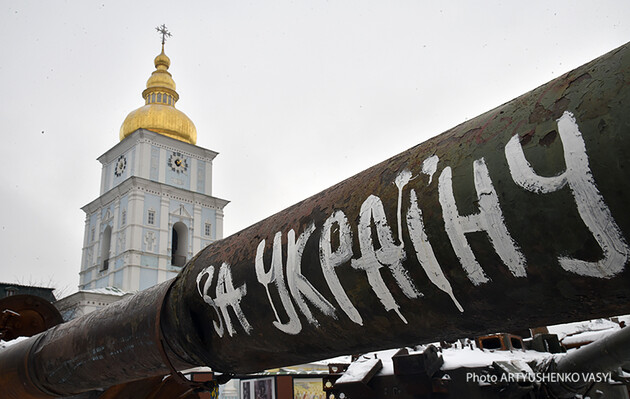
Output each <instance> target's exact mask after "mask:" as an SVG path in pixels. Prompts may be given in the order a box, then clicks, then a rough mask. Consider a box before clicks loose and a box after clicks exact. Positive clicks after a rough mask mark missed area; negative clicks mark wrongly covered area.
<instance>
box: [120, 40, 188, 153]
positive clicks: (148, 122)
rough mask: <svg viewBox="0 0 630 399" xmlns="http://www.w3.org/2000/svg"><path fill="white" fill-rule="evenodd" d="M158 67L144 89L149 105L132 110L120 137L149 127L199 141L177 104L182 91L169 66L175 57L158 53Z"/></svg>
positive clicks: (173, 136) (155, 62) (144, 96)
mask: <svg viewBox="0 0 630 399" xmlns="http://www.w3.org/2000/svg"><path fill="white" fill-rule="evenodd" d="M154 64H155V71H153V73H151V77H149V80H147V88H146V89H145V90H144V91H143V92H142V97H143V98H144V100H145V105H144V106H143V107H140V108H138V109H136V110H134V111H131V112H130V113H129V115H127V117H126V118H125V121H124V122H123V124H122V126H121V127H120V140H123V139H124V138H125V137H127V136H129V135H130V134H131V133H133V132H135V131H136V130H138V129H147V130H151V131H153V132H156V133H160V134H163V135H165V136H168V137H171V138H174V139H176V140H181V141H184V142H186V143H190V144H195V143H196V142H197V128H195V124H194V123H193V122H192V121H191V120H190V118H188V117H187V116H186V114H184V113H183V112H182V111H180V110H178V109H176V108H175V103H176V102H177V100H179V94H177V92H176V91H175V82H174V81H173V78H172V77H171V73H170V72H169V71H168V68H169V67H170V65H171V60H170V59H169V58H168V57H167V56H166V54H164V44H162V52H161V53H160V54H159V55H158V56H157V57H155V60H154Z"/></svg>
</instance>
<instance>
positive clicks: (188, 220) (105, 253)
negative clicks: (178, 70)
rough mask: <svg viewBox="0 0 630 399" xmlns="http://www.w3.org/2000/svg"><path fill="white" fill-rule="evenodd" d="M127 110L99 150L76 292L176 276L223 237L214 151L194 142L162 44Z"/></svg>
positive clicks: (126, 287)
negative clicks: (109, 142)
mask: <svg viewBox="0 0 630 399" xmlns="http://www.w3.org/2000/svg"><path fill="white" fill-rule="evenodd" d="M157 30H158V32H159V33H160V34H161V36H162V51H161V52H160V54H158V56H157V57H155V60H154V65H155V70H154V71H153V72H152V73H151V76H150V77H149V79H148V81H147V85H146V89H145V90H144V91H143V92H142V97H143V99H144V105H143V106H142V107H140V108H138V109H136V110H134V111H132V112H130V113H129V115H127V117H126V118H125V120H124V122H123V123H122V126H121V127H120V135H119V136H120V142H119V143H118V144H116V145H115V146H114V147H112V148H111V149H110V150H108V151H107V152H105V153H104V154H103V155H101V156H100V157H99V158H98V160H99V161H100V162H101V164H102V172H101V189H100V195H99V197H98V198H96V199H95V200H94V201H92V202H90V203H89V204H87V205H85V206H84V207H83V208H82V209H83V211H84V212H85V214H86V219H85V234H84V241H83V253H82V258H81V271H80V283H79V289H81V290H85V289H96V288H105V287H116V288H119V289H121V290H123V291H127V292H133V291H138V290H143V289H145V288H148V287H150V286H152V285H155V284H157V283H160V282H162V281H165V280H168V279H170V278H172V277H174V276H175V275H176V274H177V273H178V272H179V271H180V270H181V268H182V267H183V266H184V265H185V264H186V262H187V261H188V260H189V259H190V258H191V257H192V256H193V255H194V254H196V253H197V252H199V251H200V250H201V249H202V248H204V247H205V246H206V245H208V244H210V243H212V242H213V241H215V240H218V239H221V238H223V208H224V207H225V206H226V205H227V204H228V201H226V200H223V199H220V198H217V197H214V196H213V195H212V162H213V160H214V158H215V157H216V156H217V155H218V154H217V153H216V152H214V151H212V150H209V149H205V148H202V147H199V146H197V145H195V144H196V142H197V129H196V127H195V125H194V123H193V122H192V121H191V120H190V118H188V116H186V115H185V114H184V113H183V112H181V111H180V110H178V109H177V108H175V103H176V102H177V101H178V100H179V94H178V93H177V91H176V86H175V82H174V81H173V78H172V76H171V73H170V72H169V71H168V69H169V67H170V65H171V60H170V59H169V57H168V56H166V54H165V52H164V44H165V41H166V38H167V37H170V36H171V34H170V33H169V32H168V30H167V29H166V27H165V26H164V25H162V26H160V27H158V28H157Z"/></svg>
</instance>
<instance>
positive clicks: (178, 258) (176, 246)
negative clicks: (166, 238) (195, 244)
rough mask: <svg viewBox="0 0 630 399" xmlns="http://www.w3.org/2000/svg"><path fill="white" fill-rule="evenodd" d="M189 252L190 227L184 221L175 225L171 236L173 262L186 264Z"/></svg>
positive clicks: (180, 265) (176, 264) (174, 264)
mask: <svg viewBox="0 0 630 399" xmlns="http://www.w3.org/2000/svg"><path fill="white" fill-rule="evenodd" d="M187 252H188V227H186V225H185V224H184V223H182V222H177V223H175V224H174V225H173V232H172V237H171V264H172V265H173V266H179V267H182V266H184V265H185V264H186V254H187Z"/></svg>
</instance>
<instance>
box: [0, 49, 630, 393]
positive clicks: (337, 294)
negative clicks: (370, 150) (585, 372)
mask: <svg viewBox="0 0 630 399" xmlns="http://www.w3.org/2000/svg"><path fill="white" fill-rule="evenodd" d="M629 109H630V44H626V45H624V46H622V47H620V48H618V49H616V50H614V51H612V52H610V53H608V54H605V55H603V56H602V57H600V58H598V59H596V60H594V61H592V62H590V63H588V64H586V65H584V66H582V67H579V68H577V69H575V70H573V71H571V72H569V73H567V74H565V75H563V76H561V77H559V78H557V79H555V80H553V81H551V82H549V83H547V84H545V85H543V86H541V87H539V88H537V89H534V90H532V91H530V92H528V93H526V94H524V95H522V96H520V97H518V98H516V99H514V100H512V101H510V102H508V103H505V104H503V105H501V106H499V107H497V108H495V109H493V110H491V111H488V112H486V113H484V114H482V115H480V116H478V117H476V118H474V119H471V120H469V121H467V122H464V123H462V124H460V125H458V126H456V127H454V128H452V129H450V130H448V131H447V132H445V133H443V134H441V135H439V136H436V137H434V138H433V139H430V140H428V141H426V142H424V143H423V144H419V145H417V146H415V147H413V148H411V149H409V150H408V151H405V152H403V153H401V154H399V155H397V156H394V157H393V158H391V159H389V160H386V161H384V162H382V163H380V164H378V165H375V166H373V167H371V168H369V169H367V170H365V171H364V172H361V173H359V174H358V175H356V176H354V177H351V178H349V179H347V180H346V181H344V182H341V183H339V184H337V185H335V186H333V187H331V188H329V189H327V190H324V191H323V192H321V193H319V194H316V195H315V196H313V197H311V198H308V199H306V200H304V201H302V202H300V203H298V204H296V205H294V206H292V207H290V208H287V209H286V210H284V211H282V212H280V213H278V214H276V215H273V216H271V217H269V218H267V219H265V220H263V221H261V222H259V223H257V224H255V225H253V226H251V227H249V228H247V229H245V230H243V231H240V232H239V233H236V234H234V235H232V236H230V237H228V238H225V239H223V240H221V241H218V242H215V243H214V244H212V245H210V246H208V247H206V248H205V249H204V250H203V251H201V252H200V253H198V254H197V255H196V256H195V257H194V258H193V259H192V260H191V261H190V262H188V264H187V265H186V267H185V268H184V269H183V270H182V272H181V273H180V274H179V275H178V276H177V277H176V278H175V280H174V281H172V282H169V283H165V284H162V285H159V286H157V287H154V288H151V289H149V290H146V291H143V292H140V293H138V294H136V295H135V296H133V297H131V298H129V299H127V300H124V301H121V302H119V303H116V304H113V305H111V306H109V307H107V308H105V309H103V310H101V311H99V312H94V313H91V314H88V315H86V316H84V317H82V318H80V319H77V320H73V321H71V322H68V323H65V324H62V325H59V326H56V327H54V328H52V329H50V330H48V331H46V332H44V333H42V334H40V335H38V336H36V337H33V338H31V339H29V340H26V341H23V342H20V343H18V344H16V345H14V346H13V347H11V348H9V349H6V350H4V351H2V352H0V391H1V392H9V393H8V397H9V398H31V397H32V398H46V397H55V396H63V395H71V394H75V393H79V392H82V391H87V390H90V389H95V388H100V387H104V386H111V385H115V384H120V383H123V382H126V381H131V380H134V379H139V378H143V377H148V376H154V375H160V374H166V373H169V372H170V371H171V368H170V367H169V365H168V364H169V363H172V365H173V367H175V368H177V369H184V368H187V367H191V366H195V365H207V366H210V367H212V368H213V369H214V370H217V371H219V372H226V373H249V372H254V371H260V370H263V369H266V368H272V367H280V366H285V365H289V364H299V363H302V362H308V361H314V360H319V359H322V358H328V357H333V356H336V355H340V354H346V353H357V352H365V351H372V350H378V349H384V348H392V347H401V346H406V345H415V344H420V343H426V342H434V341H436V340H448V339H454V338H459V337H465V336H475V335H480V334H484V333H488V332H495V331H512V330H518V329H521V328H524V327H528V326H538V325H546V324H556V323H559V322H565V321H575V320H581V319H584V318H594V317H602V316H608V315H613V314H623V313H628V311H629V310H630V300H629V299H630V298H629V296H630V291H629V290H628V289H627V287H628V284H629V283H630V271H629V270H628V268H627V267H626V266H627V263H628V260H629V257H630V247H629V244H628V240H627V238H626V237H627V233H628V231H630V213H629V212H628V207H627V204H628V203H630V190H628V186H627V182H628V181H630V157H629V156H628V154H629V153H630V112H628V110H629ZM382 139H383V140H391V139H392V138H391V137H386V136H384V137H383V138H382ZM314 167H316V165H314ZM15 381H19V384H16V382H15ZM18 385H19V386H18ZM29 395H30V396H29Z"/></svg>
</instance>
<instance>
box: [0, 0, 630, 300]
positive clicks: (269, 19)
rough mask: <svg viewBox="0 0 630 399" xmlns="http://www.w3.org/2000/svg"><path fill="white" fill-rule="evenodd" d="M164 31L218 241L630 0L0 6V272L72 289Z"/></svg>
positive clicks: (497, 91) (459, 110) (336, 177)
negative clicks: (88, 221)
mask: <svg viewBox="0 0 630 399" xmlns="http://www.w3.org/2000/svg"><path fill="white" fill-rule="evenodd" d="M161 24H166V25H167V26H168V28H169V30H170V31H171V32H172V33H173V37H172V38H171V39H170V40H169V41H168V42H167V44H166V53H167V55H168V56H169V57H170V58H171V68H170V72H171V73H172V74H173V78H174V80H175V82H176V84H177V90H178V92H179V94H180V101H179V102H178V103H177V108H178V109H180V110H182V111H183V112H184V113H186V114H187V115H188V116H189V117H190V118H191V119H192V120H193V122H194V123H195V125H196V126H197V131H198V142H197V144H198V145H199V146H201V147H205V148H209V149H211V150H214V151H218V152H219V153H220V154H219V156H218V157H217V158H216V160H215V163H214V192H213V194H214V195H215V196H217V197H220V198H224V199H227V200H230V201H231V203H230V204H229V205H228V206H227V208H226V211H225V235H226V236H227V235H230V234H232V233H235V232H237V231H239V230H241V229H243V228H245V227H247V226H249V225H251V224H253V223H255V222H257V221H258V220H261V219H263V218H265V217H267V216H269V215H271V214H273V213H276V212H278V211H280V210H282V209H284V208H286V207H287V206H289V205H292V204H294V203H296V202H298V201H300V200H302V199H304V198H307V197H309V196H310V195H312V194H315V193H317V192H319V191H321V190H323V189H325V188H327V187H329V186H331V185H333V184H335V183H337V182H339V181H341V180H343V179H345V178H347V177H350V176H352V175H354V174H356V173H358V172H360V171H361V170H363V169H366V168H367V167H369V166H371V165H373V164H376V163H378V162H380V161H382V160H385V159H387V158H389V157H391V156H393V155H395V154H397V153H399V152H402V151H404V150H406V149H407V148H409V147H411V146H413V145H415V144H418V143H420V142H423V141H425V140H427V139H428V138H430V137H433V136H435V135H437V134H439V133H441V132H443V131H445V130H447V129H449V128H451V127H453V126H455V125H457V124H459V123H461V122H463V121H465V120H466V119H470V118H473V117H475V116H477V115H478V114H480V113H482V112H484V111H487V110H490V109H492V108H494V107H496V106H498V105H500V104H502V103H504V102H506V101H509V100H511V99H512V98H514V97H516V96H518V95H520V94H523V93H525V92H527V91H529V90H531V89H533V88H535V87H537V86H539V85H541V84H543V83H546V82H547V81H549V80H551V79H553V78H555V77H558V76H560V75H561V74H563V73H565V72H567V71H569V70H571V69H573V68H575V67H577V66H579V65H582V64H584V63H585V62H588V61H590V60H592V59H594V58H596V57H598V56H600V55H602V54H604V53H606V52H608V51H610V50H612V49H614V48H616V47H618V46H620V45H622V44H624V43H625V42H627V41H629V40H630V1H628V0H616V1H613V0H600V1H598V2H592V1H576V0H571V1H520V2H516V1H450V2H438V1H410V0H409V1H383V0H382V1H370V0H355V1H351V0H345V1H343V0H339V1H332V0H331V1H321V0H296V1H289V0H277V1H276V0H265V1H240V0H229V1H227V0H226V1H197V2H195V1H185V2H175V1H169V2H165V1H158V0H154V1H133V2H132V1H108V0H101V1H51V0H46V1H43V0H42V1H23V0H19V1H18V0H4V1H3V2H2V5H1V6H0V43H1V44H0V50H1V51H2V58H1V59H2V62H0V87H1V88H2V91H3V93H2V94H3V96H2V97H3V100H2V102H1V104H2V106H1V107H0V115H1V117H0V120H1V122H2V126H1V129H0V138H1V143H2V144H1V146H2V147H1V148H2V151H1V153H2V163H1V164H2V168H1V172H0V199H1V201H2V207H0V215H1V218H0V243H1V244H0V245H1V246H0V250H1V251H2V254H3V257H2V263H0V281H3V282H20V283H25V284H40V285H52V286H55V287H57V288H59V290H60V291H62V292H63V293H64V294H65V295H67V294H69V293H72V292H74V291H76V286H77V284H78V272H79V264H80V259H81V248H82V244H83V230H84V222H85V214H84V213H83V211H81V209H80V208H81V207H82V206H83V205H85V204H87V203H89V202H90V201H92V200H94V199H95V198H97V196H98V195H99V187H100V173H101V169H100V163H99V162H98V161H96V158H97V157H98V156H100V155H101V154H103V153H104V152H105V151H107V150H108V149H109V148H111V147H112V146H113V145H115V144H116V143H117V142H118V131H119V128H120V125H121V123H122V121H123V120H124V118H125V116H126V115H127V114H128V113H129V112H130V111H132V110H133V109H136V108H138V107H140V106H141V105H142V104H143V100H142V98H141V92H142V90H143V89H144V88H145V84H146V80H147V79H148V77H149V75H150V74H151V72H152V71H153V69H154V68H153V58H154V57H155V56H156V55H157V54H158V53H159V51H160V37H159V35H158V34H157V33H156V32H155V27H156V26H158V25H161Z"/></svg>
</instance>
